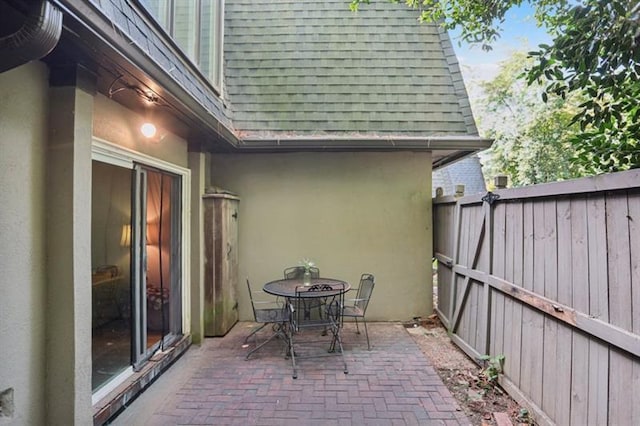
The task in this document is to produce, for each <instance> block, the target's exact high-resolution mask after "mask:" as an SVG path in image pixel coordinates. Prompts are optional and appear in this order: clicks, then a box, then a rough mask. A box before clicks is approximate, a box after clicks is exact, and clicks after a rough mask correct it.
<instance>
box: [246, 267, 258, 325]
mask: <svg viewBox="0 0 640 426" xmlns="http://www.w3.org/2000/svg"><path fill="white" fill-rule="evenodd" d="M247 289H248V290H249V300H251V309H252V310H253V320H254V321H257V315H256V306H255V304H254V303H253V290H251V284H249V278H247Z"/></svg>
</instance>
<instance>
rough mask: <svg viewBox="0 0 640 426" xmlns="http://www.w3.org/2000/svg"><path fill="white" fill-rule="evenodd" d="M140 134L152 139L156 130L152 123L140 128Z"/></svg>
mask: <svg viewBox="0 0 640 426" xmlns="http://www.w3.org/2000/svg"><path fill="white" fill-rule="evenodd" d="M140 132H142V134H143V135H144V137H146V138H152V137H154V136H155V135H156V132H157V129H156V126H155V125H154V124H153V123H144V124H143V125H142V126H140Z"/></svg>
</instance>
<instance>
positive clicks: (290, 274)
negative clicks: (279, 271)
mask: <svg viewBox="0 0 640 426" xmlns="http://www.w3.org/2000/svg"><path fill="white" fill-rule="evenodd" d="M309 272H311V278H320V269H318V268H316V267H311V268H309ZM303 275H304V266H292V267H290V268H287V269H285V270H284V278H285V279H287V280H296V279H300V278H302V276H303Z"/></svg>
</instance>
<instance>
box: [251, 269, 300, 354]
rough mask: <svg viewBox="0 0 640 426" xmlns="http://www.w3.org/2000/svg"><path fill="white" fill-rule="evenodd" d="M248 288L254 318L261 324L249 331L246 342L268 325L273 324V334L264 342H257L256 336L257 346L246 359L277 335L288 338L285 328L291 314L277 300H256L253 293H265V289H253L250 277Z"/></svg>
mask: <svg viewBox="0 0 640 426" xmlns="http://www.w3.org/2000/svg"><path fill="white" fill-rule="evenodd" d="M247 289H248V290H249V299H250V300H251V308H252V309H253V319H254V321H255V322H257V323H258V324H259V325H258V326H257V327H256V328H255V329H254V330H253V331H251V333H249V335H248V336H247V337H246V338H245V339H244V342H245V343H247V342H248V341H249V338H250V337H251V336H254V335H255V334H256V333H257V332H258V331H260V330H262V329H263V328H265V327H266V326H267V325H269V324H271V325H272V327H273V334H272V335H271V336H269V338H268V339H267V340H265V341H264V342H262V343H260V344H257V343H258V342H257V336H256V345H257V346H256V347H255V348H253V349H252V350H251V351H249V353H248V354H247V356H246V359H249V357H250V356H251V355H252V354H253V353H254V352H256V351H257V350H259V349H260V348H262V347H263V346H264V345H266V344H267V343H269V342H270V341H272V340H273V339H274V338H276V337H282V338H285V339H286V334H285V330H284V328H285V327H286V325H285V324H286V323H287V322H288V321H289V315H288V311H287V309H286V308H287V307H286V306H284V305H281V304H279V303H278V302H277V301H276V300H264V301H258V300H254V298H253V295H254V293H255V294H256V295H261V296H263V295H265V293H264V292H263V291H254V290H252V289H251V284H249V278H247Z"/></svg>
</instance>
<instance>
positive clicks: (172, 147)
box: [93, 94, 188, 167]
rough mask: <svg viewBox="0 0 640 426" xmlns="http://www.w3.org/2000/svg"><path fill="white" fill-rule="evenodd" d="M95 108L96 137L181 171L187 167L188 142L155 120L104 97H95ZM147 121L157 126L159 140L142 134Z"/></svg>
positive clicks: (94, 130)
mask: <svg viewBox="0 0 640 426" xmlns="http://www.w3.org/2000/svg"><path fill="white" fill-rule="evenodd" d="M93 108H94V117H93V134H94V136H96V137H98V138H100V139H104V140H106V141H108V142H111V143H114V144H117V145H120V146H123V147H125V148H129V149H132V150H134V151H137V152H140V153H142V154H147V155H150V156H153V157H156V158H159V159H161V160H164V161H168V162H170V163H173V164H176V165H178V166H181V167H187V166H188V157H187V144H186V142H185V140H184V139H182V138H180V137H178V136H176V135H174V134H173V133H170V132H168V131H167V130H165V129H164V128H163V127H162V123H160V122H156V121H155V120H153V116H150V117H144V116H142V115H140V114H136V113H135V112H133V111H131V110H130V109H128V108H125V107H123V106H122V105H120V104H119V103H117V102H115V101H114V100H112V99H109V98H107V97H106V96H104V95H101V94H98V95H96V97H95V102H94V105H93ZM156 108H161V107H156ZM151 113H152V111H150V114H151ZM146 121H151V122H153V124H155V125H156V128H157V129H158V133H157V137H154V138H151V139H147V138H145V137H144V136H143V135H142V133H140V126H142V124H143V123H144V122H146Z"/></svg>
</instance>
